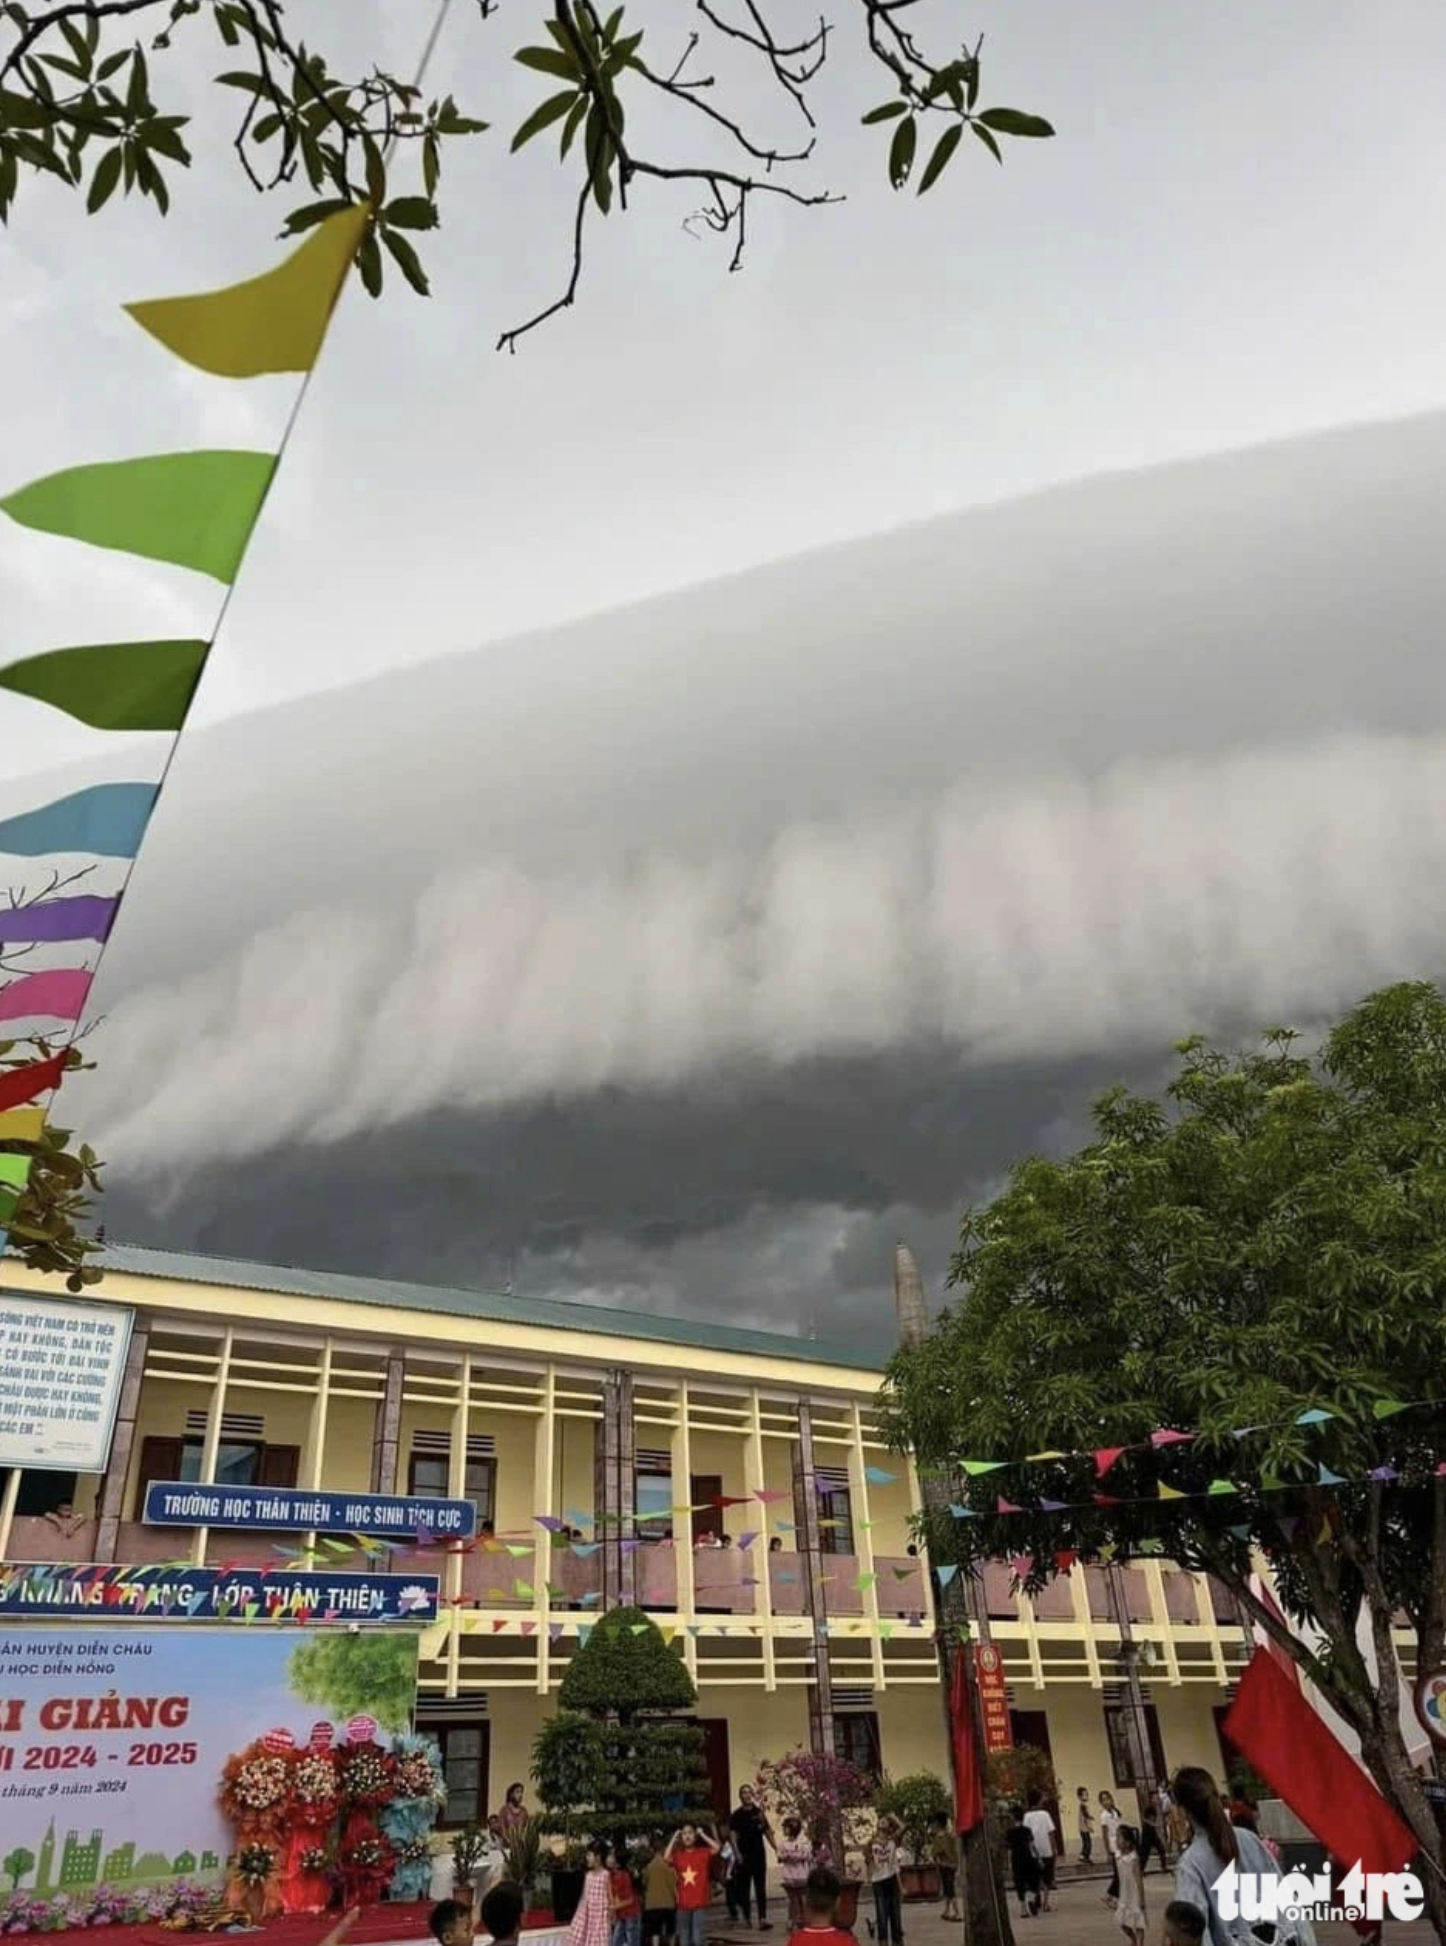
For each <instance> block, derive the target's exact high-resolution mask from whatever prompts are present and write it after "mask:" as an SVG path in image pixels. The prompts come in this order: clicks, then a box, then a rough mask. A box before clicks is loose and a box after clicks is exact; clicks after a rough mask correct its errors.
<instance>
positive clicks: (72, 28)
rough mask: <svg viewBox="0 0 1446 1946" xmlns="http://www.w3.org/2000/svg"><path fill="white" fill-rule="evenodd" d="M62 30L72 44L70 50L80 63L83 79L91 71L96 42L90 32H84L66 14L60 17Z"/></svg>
mask: <svg viewBox="0 0 1446 1946" xmlns="http://www.w3.org/2000/svg"><path fill="white" fill-rule="evenodd" d="M96 25H97V31H99V27H98V23H96ZM60 31H61V33H62V34H64V36H65V38H66V40H67V41H68V42H69V44H70V51H71V53H72V54H73V55H74V56H75V59H76V62H77V64H78V65H79V68H80V78H81V80H82V81H83V80H84V79H85V77H86V76H87V75H88V74H89V73H90V61H91V55H92V53H93V52H94V43H93V42H92V41H91V39H90V37H89V35H88V34H83V33H82V32H81V31H80V29H79V27H77V26H76V24H75V22H74V21H73V20H70V19H68V18H67V17H66V16H65V15H64V14H62V15H61V17H60Z"/></svg>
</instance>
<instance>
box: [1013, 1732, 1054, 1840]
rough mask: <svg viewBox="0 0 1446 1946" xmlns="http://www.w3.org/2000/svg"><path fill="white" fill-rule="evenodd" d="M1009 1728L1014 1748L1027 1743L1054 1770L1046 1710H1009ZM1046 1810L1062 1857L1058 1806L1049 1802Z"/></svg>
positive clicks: (1052, 1749) (1052, 1748)
mask: <svg viewBox="0 0 1446 1946" xmlns="http://www.w3.org/2000/svg"><path fill="white" fill-rule="evenodd" d="M1009 1728H1010V1733H1011V1735H1012V1736H1013V1738H1014V1741H1015V1745H1016V1747H1017V1746H1018V1745H1019V1744H1021V1743H1028V1744H1030V1745H1032V1746H1033V1748H1034V1749H1036V1750H1042V1751H1043V1752H1044V1754H1045V1756H1046V1757H1048V1758H1049V1767H1050V1769H1051V1770H1053V1769H1054V1747H1053V1745H1052V1744H1051V1743H1050V1740H1049V1712H1048V1711H1047V1710H1011V1711H1010V1712H1009ZM1045 1808H1046V1810H1047V1811H1048V1812H1049V1815H1050V1816H1051V1817H1052V1818H1053V1819H1054V1838H1055V1843H1056V1844H1057V1845H1058V1846H1059V1851H1060V1856H1061V1857H1063V1856H1064V1826H1063V1825H1062V1824H1061V1823H1060V1821H1059V1804H1058V1802H1051V1803H1050V1804H1048V1805H1046V1807H1045Z"/></svg>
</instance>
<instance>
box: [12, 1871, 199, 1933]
mask: <svg viewBox="0 0 1446 1946" xmlns="http://www.w3.org/2000/svg"><path fill="white" fill-rule="evenodd" d="M215 1896H216V1894H215V1891H214V1890H213V1889H211V1888H210V1887H207V1886H204V1885H192V1884H191V1883H190V1882H189V1880H184V1879H183V1880H182V1881H180V1882H179V1883H178V1884H174V1885H161V1886H155V1887H153V1888H150V1889H148V1890H144V1891H139V1890H138V1891H122V1890H119V1889H118V1888H117V1887H115V1886H113V1885H97V1886H93V1887H90V1886H88V1887H86V1888H85V1889H84V1890H83V1891H75V1892H61V1893H58V1894H57V1895H56V1896H55V1897H54V1898H51V1899H38V1898H34V1897H32V1896H31V1895H30V1894H29V1893H27V1892H16V1893H14V1894H12V1895H11V1897H10V1898H8V1899H4V1900H0V1933H5V1934H11V1935H13V1934H16V1933H29V1932H67V1931H69V1930H71V1929H72V1928H74V1927H78V1926H136V1925H145V1924H150V1925H154V1924H156V1923H157V1922H158V1921H161V1920H165V1919H170V1918H173V1917H175V1916H176V1915H177V1914H185V1915H186V1916H188V1917H189V1916H192V1915H194V1914H195V1913H198V1912H202V1911H204V1910H205V1908H206V1907H207V1906H208V1905H209V1904H210V1903H211V1902H212V1901H213V1900H214V1898H215Z"/></svg>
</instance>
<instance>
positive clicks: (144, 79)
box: [126, 47, 151, 121]
mask: <svg viewBox="0 0 1446 1946" xmlns="http://www.w3.org/2000/svg"><path fill="white" fill-rule="evenodd" d="M150 105H151V104H150V77H149V75H148V74H147V72H146V57H145V55H144V54H142V52H141V50H140V49H139V48H138V47H137V48H135V49H134V50H133V51H132V53H131V78H130V82H129V85H128V86H127V88H126V113H127V115H129V116H130V118H131V120H132V121H139V120H140V118H141V116H142V115H144V114H145V112H146V110H147V109H148V108H149V107H150Z"/></svg>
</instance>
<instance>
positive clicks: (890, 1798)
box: [874, 1770, 952, 1899]
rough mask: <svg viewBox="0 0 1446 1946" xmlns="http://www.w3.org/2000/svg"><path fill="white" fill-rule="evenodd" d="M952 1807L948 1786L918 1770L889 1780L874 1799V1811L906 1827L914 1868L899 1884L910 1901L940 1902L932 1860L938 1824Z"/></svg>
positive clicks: (906, 1868)
mask: <svg viewBox="0 0 1446 1946" xmlns="http://www.w3.org/2000/svg"><path fill="white" fill-rule="evenodd" d="M951 1808H952V1806H951V1803H950V1798H949V1790H948V1786H947V1785H946V1784H945V1782H944V1780H943V1778H942V1777H937V1776H935V1774H934V1772H933V1771H932V1770H918V1771H915V1772H913V1774H912V1775H911V1776H908V1777H900V1778H899V1779H897V1781H895V1780H894V1779H892V1778H888V1777H886V1778H885V1779H884V1781H883V1783H882V1784H881V1785H880V1787H879V1790H878V1792H877V1794H876V1796H875V1798H874V1809H875V1811H877V1813H878V1815H879V1816H880V1817H881V1818H883V1817H894V1818H897V1819H898V1820H899V1823H900V1824H901V1825H902V1826H903V1827H904V1843H905V1845H906V1846H907V1847H908V1850H909V1855H910V1857H911V1859H912V1860H913V1863H912V1864H909V1865H905V1866H903V1867H902V1869H901V1870H900V1873H899V1883H900V1888H901V1890H902V1892H903V1895H904V1897H905V1898H906V1899H937V1898H938V1896H939V1868H938V1866H937V1865H935V1864H934V1863H933V1861H932V1860H931V1859H930V1857H929V1847H930V1844H931V1843H932V1841H933V1837H934V1820H935V1819H936V1818H937V1817H938V1815H939V1813H940V1812H941V1811H942V1812H943V1813H944V1815H945V1816H946V1817H947V1816H948V1815H949V1812H950V1810H951Z"/></svg>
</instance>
